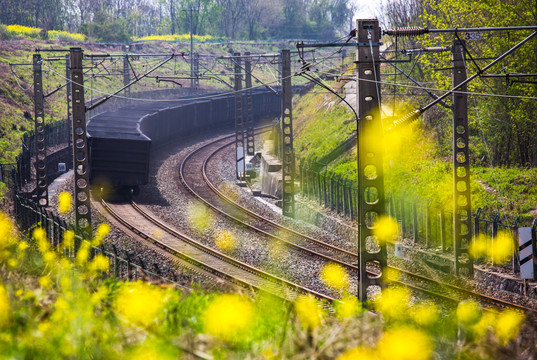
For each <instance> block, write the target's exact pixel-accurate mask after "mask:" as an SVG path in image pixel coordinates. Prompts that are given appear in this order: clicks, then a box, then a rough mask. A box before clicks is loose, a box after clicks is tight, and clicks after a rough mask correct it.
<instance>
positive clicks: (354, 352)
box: [336, 346, 377, 360]
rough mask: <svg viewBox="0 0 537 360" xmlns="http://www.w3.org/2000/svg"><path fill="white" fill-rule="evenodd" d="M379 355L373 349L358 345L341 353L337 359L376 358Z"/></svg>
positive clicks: (362, 359)
mask: <svg viewBox="0 0 537 360" xmlns="http://www.w3.org/2000/svg"><path fill="white" fill-rule="evenodd" d="M374 359H377V356H376V354H375V352H374V350H373V349H369V348H366V347H362V346H360V347H357V348H354V349H350V350H347V351H345V352H344V353H343V354H341V355H340V356H339V357H338V358H337V359H336V360H374Z"/></svg>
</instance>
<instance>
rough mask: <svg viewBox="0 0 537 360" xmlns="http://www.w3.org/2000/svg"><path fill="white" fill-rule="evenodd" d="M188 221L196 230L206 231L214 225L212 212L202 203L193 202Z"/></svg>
mask: <svg viewBox="0 0 537 360" xmlns="http://www.w3.org/2000/svg"><path fill="white" fill-rule="evenodd" d="M188 221H189V223H190V226H191V227H192V229H193V230H194V231H197V232H204V231H206V230H207V229H209V228H210V227H211V225H212V218H211V213H210V212H209V210H208V209H207V208H206V207H205V206H203V205H202V204H198V203H195V204H191V205H190V206H189V207H188Z"/></svg>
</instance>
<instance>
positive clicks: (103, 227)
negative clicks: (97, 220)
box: [92, 223, 110, 246]
mask: <svg viewBox="0 0 537 360" xmlns="http://www.w3.org/2000/svg"><path fill="white" fill-rule="evenodd" d="M109 233H110V225H108V224H106V223H104V224H100V225H99V226H98V227H97V231H96V232H95V238H94V239H93V241H92V245H93V246H100V245H101V244H102V243H103V240H104V238H105V237H106V236H107V235H108V234H109Z"/></svg>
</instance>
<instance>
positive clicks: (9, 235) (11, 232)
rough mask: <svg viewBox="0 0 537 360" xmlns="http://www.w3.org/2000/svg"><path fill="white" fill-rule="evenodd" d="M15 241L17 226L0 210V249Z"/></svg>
mask: <svg viewBox="0 0 537 360" xmlns="http://www.w3.org/2000/svg"><path fill="white" fill-rule="evenodd" d="M14 243H15V226H14V225H13V222H12V221H11V219H10V218H9V217H8V216H7V215H6V214H4V213H3V212H1V211H0V250H2V249H5V248H6V247H8V246H10V245H12V244H14Z"/></svg>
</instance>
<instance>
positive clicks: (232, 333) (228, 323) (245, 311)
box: [203, 294, 254, 341]
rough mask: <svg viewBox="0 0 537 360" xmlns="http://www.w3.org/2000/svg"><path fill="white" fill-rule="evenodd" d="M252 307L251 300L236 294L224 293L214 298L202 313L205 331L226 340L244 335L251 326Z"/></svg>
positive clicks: (240, 337)
mask: <svg viewBox="0 0 537 360" xmlns="http://www.w3.org/2000/svg"><path fill="white" fill-rule="evenodd" d="M253 317H254V308H253V306H252V304H251V302H250V301H249V300H248V299H246V298H244V297H242V296H239V295H236V294H224V295H220V296H218V297H217V298H216V299H214V300H213V301H212V302H211V303H210V304H209V306H208V307H207V309H205V311H204V313H203V325H204V329H205V331H206V332H207V333H208V334H210V335H213V336H215V337H217V338H220V339H222V340H226V341H237V340H240V339H242V338H244V337H246V336H248V332H249V330H250V329H251V327H252V326H253Z"/></svg>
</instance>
